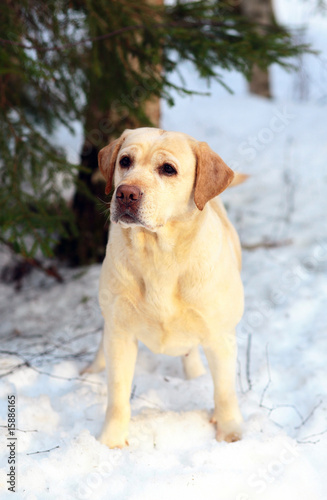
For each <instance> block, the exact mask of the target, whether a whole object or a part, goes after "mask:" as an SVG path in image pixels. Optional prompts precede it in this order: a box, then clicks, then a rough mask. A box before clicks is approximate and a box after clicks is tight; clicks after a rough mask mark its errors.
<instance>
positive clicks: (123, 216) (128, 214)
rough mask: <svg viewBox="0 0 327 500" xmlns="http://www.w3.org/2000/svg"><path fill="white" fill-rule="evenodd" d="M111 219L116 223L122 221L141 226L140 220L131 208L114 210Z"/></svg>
mask: <svg viewBox="0 0 327 500" xmlns="http://www.w3.org/2000/svg"><path fill="white" fill-rule="evenodd" d="M113 221H114V222H116V223H118V222H122V223H124V224H137V225H141V226H143V224H142V221H141V220H140V219H139V218H138V217H137V216H136V215H135V214H134V213H133V212H132V211H131V210H128V209H127V210H124V211H123V212H121V211H119V212H118V213H117V212H116V214H115V215H114V217H113Z"/></svg>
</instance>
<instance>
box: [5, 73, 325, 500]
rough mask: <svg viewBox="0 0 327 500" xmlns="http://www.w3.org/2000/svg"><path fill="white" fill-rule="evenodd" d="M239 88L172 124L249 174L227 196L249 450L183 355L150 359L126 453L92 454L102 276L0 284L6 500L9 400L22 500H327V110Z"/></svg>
mask: <svg viewBox="0 0 327 500" xmlns="http://www.w3.org/2000/svg"><path fill="white" fill-rule="evenodd" d="M186 71H187V68H186ZM315 75H316V76H317V74H316V73H315ZM189 76H190V79H192V74H191V73H190V74H189ZM290 78H291V77H290ZM311 81H313V80H311ZM288 82H290V80H288ZM315 82H317V79H316V80H315ZM193 83H194V85H196V82H195V80H194V82H193ZM230 83H231V85H234V89H235V88H236V89H237V92H236V95H234V96H229V95H227V94H226V93H225V91H223V90H221V89H219V88H218V87H214V88H213V89H212V91H213V95H212V97H211V98H206V97H193V98H188V99H179V98H178V99H177V100H176V106H175V107H174V108H172V109H167V108H164V116H163V126H164V127H165V128H166V129H171V130H180V131H184V132H187V133H189V134H191V135H193V136H194V137H196V138H197V139H199V140H206V141H207V142H208V143H209V144H210V146H211V147H212V148H213V149H214V150H216V151H217V152H218V153H219V154H220V155H221V156H222V157H223V158H224V160H225V161H226V162H227V163H228V164H229V165H230V166H232V167H233V168H234V169H235V170H238V171H243V172H247V173H249V174H250V175H251V177H250V178H249V180H248V181H247V182H246V183H244V184H243V185H241V186H238V187H236V188H232V189H230V190H227V191H226V192H225V193H224V194H223V199H224V202H225V204H226V206H227V208H228V212H229V215H230V218H231V219H232V220H233V222H234V224H235V226H236V227H237V230H238V232H239V234H240V238H241V241H242V244H243V281H244V286H245V295H246V310H245V314H244V317H243V320H242V322H241V323H240V325H239V327H238V330H237V340H238V346H239V355H238V373H237V386H238V393H239V399H240V405H241V410H242V413H243V415H244V418H245V426H244V437H243V439H242V440H241V441H239V442H237V443H231V444H227V443H218V442H216V441H215V439H214V434H215V432H214V428H213V426H212V425H211V424H210V423H209V418H210V412H211V411H212V408H213V398H212V390H213V387H212V381H211V377H210V375H209V373H206V374H205V375H203V376H201V377H199V378H198V379H195V380H185V379H184V376H183V372H182V366H181V361H180V359H179V358H171V357H168V356H164V355H154V354H152V353H151V352H150V351H149V350H148V349H146V348H145V347H144V346H140V350H139V356H138V361H137V367H136V373H135V378H134V382H133V393H132V401H131V403H132V420H131V424H130V439H129V443H130V445H129V447H128V448H126V449H123V450H109V449H107V448H106V447H105V446H103V445H101V444H100V443H99V442H97V441H96V439H95V437H94V436H95V435H96V434H97V433H98V432H99V431H100V428H101V425H102V422H103V418H104V411H105V404H106V385H105V376H104V374H103V373H102V374H98V375H88V376H85V377H80V376H79V370H80V369H81V368H82V367H83V366H85V365H86V364H87V362H88V361H90V360H91V359H92V356H93V353H94V352H95V350H96V348H97V345H98V342H99V339H100V334H101V329H102V318H101V315H100V311H99V307H98V303H97V287H98V279H99V272H100V267H99V266H91V267H89V268H85V269H78V270H76V269H75V270H71V269H61V272H62V273H63V275H64V276H65V283H64V284H57V283H55V282H54V281H52V280H51V279H50V278H45V277H44V276H43V275H40V274H39V273H38V272H37V271H35V272H34V273H33V274H32V275H31V276H29V277H28V278H27V279H26V280H25V282H24V285H23V289H22V290H21V292H19V293H17V292H15V290H14V288H13V287H12V286H9V285H4V284H0V297H1V301H0V311H1V323H0V335H1V368H0V374H1V379H0V442H1V447H0V457H1V458H0V467H1V469H0V498H1V499H2V498H4V499H5V498H7V497H8V498H11V497H9V495H11V492H8V491H7V487H8V484H7V480H8V476H7V474H8V473H9V467H10V465H9V464H8V457H10V448H9V447H8V446H7V445H8V439H7V407H8V401H7V398H8V395H15V398H16V415H17V422H16V426H17V431H16V437H17V441H16V442H15V443H16V444H15V451H16V459H17V464H16V465H17V469H16V490H17V491H16V493H15V496H14V498H17V499H19V500H20V499H24V500H25V499H26V500H44V499H45V498H48V499H49V500H57V499H63V500H72V499H74V500H75V499H97V500H104V499H110V500H125V499H126V500H127V499H128V500H161V499H162V500H166V499H167V498H169V499H171V500H180V499H181V498H184V497H186V498H188V499H189V500H193V499H194V500H198V499H199V498H205V499H206V500H261V499H265V500H276V499H278V500H295V499H296V500H324V499H325V498H326V497H327V479H326V474H325V468H326V466H325V464H326V463H327V418H326V417H327V388H326V382H325V381H326V361H325V359H326V355H327V222H326V214H327V169H326V166H327V141H326V139H327V120H326V112H327V102H326V99H325V96H324V95H323V93H320V94H319V92H318V90H319V85H316V86H315V87H314V92H313V93H311V94H310V95H312V96H313V98H312V99H311V101H310V102H302V103H299V102H294V101H291V100H286V97H287V96H286V95H285V94H284V95H282V89H281V87H278V82H275V84H276V89H277V90H276V95H277V96H278V99H275V100H272V101H269V102H268V101H266V100H264V99H260V98H256V97H250V96H248V95H247V94H246V92H245V87H244V85H243V82H242V81H241V79H240V78H239V77H238V76H237V75H231V78H230ZM194 85H193V87H194ZM191 86H192V85H191ZM204 362H206V361H205V359H204ZM9 443H10V440H9Z"/></svg>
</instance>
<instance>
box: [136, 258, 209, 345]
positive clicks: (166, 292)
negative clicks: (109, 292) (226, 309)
mask: <svg viewBox="0 0 327 500" xmlns="http://www.w3.org/2000/svg"><path fill="white" fill-rule="evenodd" d="M185 281H186V282H187V278H186V280H185V277H181V276H180V275H179V273H178V269H175V266H174V265H173V264H171V265H170V266H161V267H160V272H159V270H158V271H157V272H156V271H155V270H154V269H153V268H151V266H148V267H147V268H144V269H143V272H142V274H141V275H140V276H139V278H138V280H137V283H138V290H137V292H136V294H135V296H134V297H137V300H136V301H134V304H133V312H132V311H131V316H130V317H131V318H132V322H133V329H134V330H135V334H136V336H137V338H138V339H139V340H140V341H142V342H143V343H144V344H145V345H147V347H149V349H151V350H152V351H154V352H160V353H164V354H170V355H182V354H187V352H188V351H189V350H190V349H191V348H192V347H194V346H195V345H198V344H199V343H200V341H201V338H202V335H203V334H204V332H205V330H206V325H205V321H204V319H203V316H202V314H201V313H200V311H199V308H198V307H197V305H196V302H197V301H196V297H197V293H196V290H194V291H193V290H192V288H191V287H190V286H187V285H186V283H185Z"/></svg>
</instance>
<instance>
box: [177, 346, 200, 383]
mask: <svg viewBox="0 0 327 500" xmlns="http://www.w3.org/2000/svg"><path fill="white" fill-rule="evenodd" d="M182 360H183V367H184V373H185V377H186V378H195V377H199V376H200V375H203V374H204V373H205V368H204V366H203V363H202V360H201V356H200V353H199V349H198V347H193V349H191V350H190V352H189V353H188V354H186V355H185V356H183V358H182Z"/></svg>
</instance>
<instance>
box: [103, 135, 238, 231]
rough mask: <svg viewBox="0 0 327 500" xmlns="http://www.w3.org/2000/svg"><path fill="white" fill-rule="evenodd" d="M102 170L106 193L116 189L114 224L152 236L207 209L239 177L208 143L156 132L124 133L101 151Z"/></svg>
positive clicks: (112, 219) (113, 212)
mask: <svg viewBox="0 0 327 500" xmlns="http://www.w3.org/2000/svg"><path fill="white" fill-rule="evenodd" d="M99 168H100V170H101V173H102V175H103V176H104V178H105V180H106V183H107V184H106V194H109V193H110V191H111V188H112V185H113V184H114V186H115V190H114V194H113V199H112V204H111V221H112V222H116V223H120V224H121V225H122V226H123V227H128V226H131V225H138V226H143V227H145V228H147V229H149V230H152V231H155V230H156V229H157V228H159V227H162V226H163V225H165V224H166V223H167V222H168V221H173V220H178V219H180V218H181V217H183V216H185V215H187V214H189V213H190V212H192V211H193V212H194V210H196V209H198V210H203V208H204V206H205V204H206V203H207V202H208V201H209V200H211V199H212V198H214V197H215V196H217V195H218V194H220V193H221V192H222V191H224V189H226V187H227V186H228V185H229V184H230V183H231V181H232V180H233V177H234V173H233V171H232V170H231V169H230V168H229V167H228V166H227V165H226V164H225V163H224V161H223V160H222V159H221V158H220V156H218V155H217V154H216V153H215V152H214V151H212V150H211V149H210V148H209V146H208V144H206V143H205V142H198V141H196V140H195V139H193V138H192V137H190V136H188V135H186V134H183V133H179V132H166V131H164V130H161V129H156V128H139V129H136V130H125V132H124V133H123V134H122V136H121V137H120V138H119V139H116V140H115V141H114V142H112V143H111V144H109V145H108V146H106V147H104V148H103V149H101V151H100V152H99ZM196 207H197V208H196Z"/></svg>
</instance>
